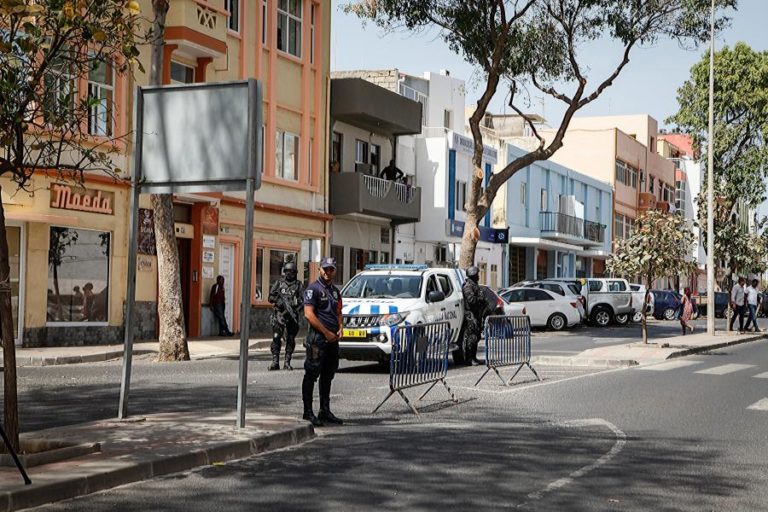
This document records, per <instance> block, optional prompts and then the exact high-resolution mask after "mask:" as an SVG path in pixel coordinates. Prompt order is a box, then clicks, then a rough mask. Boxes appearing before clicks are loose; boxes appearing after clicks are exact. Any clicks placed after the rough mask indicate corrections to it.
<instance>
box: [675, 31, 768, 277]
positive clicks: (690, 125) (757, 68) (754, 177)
mask: <svg viewBox="0 0 768 512" xmlns="http://www.w3.org/2000/svg"><path fill="white" fill-rule="evenodd" d="M714 60H715V87H714V105H715V108H714V120H715V126H714V128H715V139H714V152H713V155H712V156H713V162H714V165H713V174H714V178H715V189H716V190H715V197H716V198H717V201H716V203H715V205H714V212H715V215H714V221H715V222H714V227H715V240H714V242H715V259H716V260H720V261H725V262H726V265H727V266H728V269H729V270H730V272H731V275H732V276H733V275H735V274H736V273H738V272H744V273H749V272H760V271H762V269H763V268H764V267H765V258H766V255H767V254H766V247H765V243H764V241H763V240H764V238H765V235H764V234H762V235H761V234H759V233H748V232H747V229H746V227H745V226H744V225H743V224H742V221H745V220H746V219H743V218H740V211H739V210H749V209H750V208H754V207H756V206H757V205H758V204H760V203H761V202H762V201H763V200H764V199H765V191H766V188H765V179H766V178H767V177H768V144H767V143H766V137H768V51H762V52H756V51H754V50H753V49H752V48H750V47H749V46H748V45H747V44H745V43H737V44H736V45H735V46H734V47H733V49H730V48H728V47H724V48H723V49H722V50H720V51H718V52H716V53H715V59H714ZM677 100H678V103H679V104H680V108H679V110H678V112H677V113H676V114H675V115H673V116H671V117H670V118H669V119H667V123H671V124H674V125H676V127H677V129H678V130H680V131H682V132H684V133H688V134H690V135H691V138H692V139H693V143H694V149H695V150H696V151H697V153H699V154H702V155H703V157H704V158H702V160H706V150H707V148H708V144H707V134H708V127H709V52H707V53H706V54H705V55H704V56H703V57H702V59H701V60H700V61H699V62H698V63H696V64H695V65H694V66H693V67H692V68H691V78H690V79H689V80H688V81H686V82H685V83H684V84H683V86H682V87H680V89H678V91H677ZM697 203H698V223H699V225H700V226H706V225H707V216H706V214H707V208H706V204H707V203H706V195H705V194H703V193H702V194H701V195H700V196H699V198H698V201H697ZM757 224H758V228H759V230H760V231H761V230H762V227H763V225H764V221H759V222H758V223H757ZM702 233H703V236H704V237H705V238H706V230H703V231H702ZM705 247H706V245H705Z"/></svg>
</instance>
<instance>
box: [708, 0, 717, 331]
mask: <svg viewBox="0 0 768 512" xmlns="http://www.w3.org/2000/svg"><path fill="white" fill-rule="evenodd" d="M714 136H715V0H712V12H711V14H710V34H709V134H708V135H707V334H708V335H710V336H714V335H715V221H714V195H715V194H714V172H713V167H714V160H715V158H714V147H715V143H714V140H713V139H714Z"/></svg>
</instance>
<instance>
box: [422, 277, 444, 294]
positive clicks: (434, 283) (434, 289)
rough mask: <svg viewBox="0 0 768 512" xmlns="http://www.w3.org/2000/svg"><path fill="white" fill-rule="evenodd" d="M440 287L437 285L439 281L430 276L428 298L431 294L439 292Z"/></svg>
mask: <svg viewBox="0 0 768 512" xmlns="http://www.w3.org/2000/svg"><path fill="white" fill-rule="evenodd" d="M439 291H441V290H440V287H439V286H438V285H437V279H435V276H429V280H428V281H427V295H426V296H427V297H429V294H430V293H432V292H439Z"/></svg>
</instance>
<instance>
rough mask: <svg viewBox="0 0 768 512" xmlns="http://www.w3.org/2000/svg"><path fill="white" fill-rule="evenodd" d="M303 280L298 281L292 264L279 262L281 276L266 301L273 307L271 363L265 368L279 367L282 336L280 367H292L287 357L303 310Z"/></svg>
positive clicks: (292, 348)
mask: <svg viewBox="0 0 768 512" xmlns="http://www.w3.org/2000/svg"><path fill="white" fill-rule="evenodd" d="M303 294H304V283H302V282H301V281H299V280H298V269H297V268H296V263H294V262H292V261H289V262H288V263H286V264H285V265H283V277H281V278H280V279H278V280H277V281H275V282H274V283H273V284H272V288H270V290H269V297H268V298H267V300H268V301H269V303H270V304H272V305H273V306H274V307H273V308H272V315H271V316H270V319H269V320H270V324H271V325H272V344H271V345H270V347H269V349H270V351H271V352H272V364H270V365H269V370H270V371H273V370H279V369H280V348H281V346H282V343H283V339H285V360H284V362H283V370H293V367H292V366H291V357H292V356H293V350H294V349H295V348H296V334H298V332H299V315H300V314H301V310H302V309H303V307H302V305H303V300H302V296H303Z"/></svg>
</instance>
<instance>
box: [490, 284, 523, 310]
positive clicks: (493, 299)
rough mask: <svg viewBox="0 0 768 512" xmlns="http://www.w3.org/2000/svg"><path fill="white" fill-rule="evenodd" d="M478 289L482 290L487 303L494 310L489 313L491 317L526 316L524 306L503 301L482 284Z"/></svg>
mask: <svg viewBox="0 0 768 512" xmlns="http://www.w3.org/2000/svg"><path fill="white" fill-rule="evenodd" d="M480 289H481V290H483V294H484V295H485V298H486V300H488V303H490V304H493V305H494V308H493V310H492V311H491V312H490V314H491V315H504V316H526V315H527V312H526V309H525V306H524V305H522V304H518V303H516V302H513V303H510V302H507V301H506V300H504V299H503V298H502V297H501V296H500V295H499V294H498V293H496V292H495V291H493V290H491V289H490V288H489V287H487V286H485V285H484V284H481V285H480Z"/></svg>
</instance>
